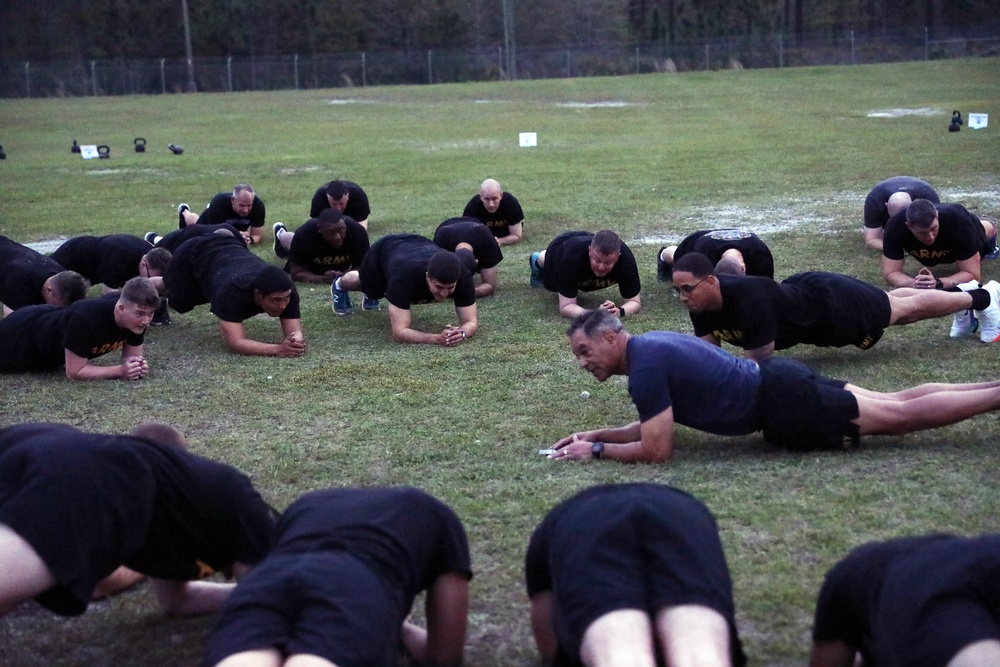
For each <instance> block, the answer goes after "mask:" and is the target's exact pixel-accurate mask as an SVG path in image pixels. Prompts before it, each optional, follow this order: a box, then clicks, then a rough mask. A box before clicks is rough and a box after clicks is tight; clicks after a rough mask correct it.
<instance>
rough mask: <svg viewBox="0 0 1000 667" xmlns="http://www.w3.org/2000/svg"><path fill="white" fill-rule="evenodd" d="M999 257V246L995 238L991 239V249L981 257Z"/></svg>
mask: <svg viewBox="0 0 1000 667" xmlns="http://www.w3.org/2000/svg"><path fill="white" fill-rule="evenodd" d="M998 257H1000V247H997V240H996V238H994V239H993V250H990V251H989V252H988V253H986V254H985V255H983V259H996V258H998Z"/></svg>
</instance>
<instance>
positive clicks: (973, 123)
mask: <svg viewBox="0 0 1000 667" xmlns="http://www.w3.org/2000/svg"><path fill="white" fill-rule="evenodd" d="M989 122H990V115H989V114H988V113H970V114H969V127H970V128H971V129H973V130H982V129H983V128H985V127H986V126H987V125H988V124H989Z"/></svg>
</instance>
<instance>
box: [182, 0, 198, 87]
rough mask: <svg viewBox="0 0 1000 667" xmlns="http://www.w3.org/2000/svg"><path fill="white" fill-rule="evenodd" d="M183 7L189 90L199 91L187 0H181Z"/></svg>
mask: <svg viewBox="0 0 1000 667" xmlns="http://www.w3.org/2000/svg"><path fill="white" fill-rule="evenodd" d="M181 9H182V10H183V12H184V48H185V50H186V51H187V65H188V81H187V92H189V93H197V92H198V84H196V83H195V82H194V56H192V55H191V19H190V17H189V16H188V3H187V0H181Z"/></svg>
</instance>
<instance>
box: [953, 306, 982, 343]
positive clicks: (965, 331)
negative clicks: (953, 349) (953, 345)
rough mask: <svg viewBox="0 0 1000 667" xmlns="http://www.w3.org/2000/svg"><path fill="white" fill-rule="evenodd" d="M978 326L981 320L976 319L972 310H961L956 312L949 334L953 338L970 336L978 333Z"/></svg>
mask: <svg viewBox="0 0 1000 667" xmlns="http://www.w3.org/2000/svg"><path fill="white" fill-rule="evenodd" d="M978 328H979V322H977V321H976V316H975V315H974V314H973V313H972V310H971V309H970V310H960V311H958V312H957V313H955V318H954V319H953V320H952V322H951V332H949V333H948V335H949V336H950V337H951V338H968V337H969V336H971V335H972V334H974V333H976V329H978Z"/></svg>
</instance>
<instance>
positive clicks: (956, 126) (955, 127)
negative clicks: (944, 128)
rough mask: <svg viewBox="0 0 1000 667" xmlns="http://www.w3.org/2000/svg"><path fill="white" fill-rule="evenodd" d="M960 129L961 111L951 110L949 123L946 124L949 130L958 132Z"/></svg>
mask: <svg viewBox="0 0 1000 667" xmlns="http://www.w3.org/2000/svg"><path fill="white" fill-rule="evenodd" d="M961 129H962V112H961V111H957V110H956V111H952V112H951V125H949V126H948V131H949V132H958V131H959V130H961Z"/></svg>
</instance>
